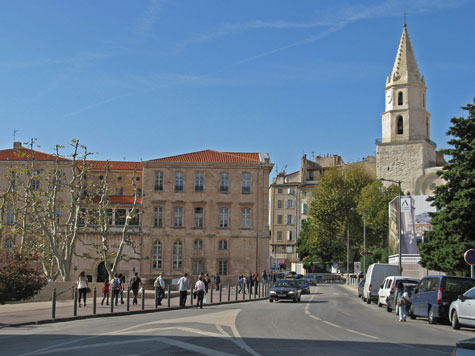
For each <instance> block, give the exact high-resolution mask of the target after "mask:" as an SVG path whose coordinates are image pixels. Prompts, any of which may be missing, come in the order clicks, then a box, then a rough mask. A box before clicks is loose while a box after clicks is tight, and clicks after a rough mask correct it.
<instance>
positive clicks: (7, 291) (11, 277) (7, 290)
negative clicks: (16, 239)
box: [0, 253, 47, 304]
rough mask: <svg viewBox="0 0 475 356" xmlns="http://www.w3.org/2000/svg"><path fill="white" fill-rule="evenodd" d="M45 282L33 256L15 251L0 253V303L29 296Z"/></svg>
mask: <svg viewBox="0 0 475 356" xmlns="http://www.w3.org/2000/svg"><path fill="white" fill-rule="evenodd" d="M46 283H47V280H46V278H45V277H44V276H43V274H42V269H41V267H40V264H39V263H38V262H37V261H36V260H35V259H34V258H31V257H23V256H21V255H20V254H17V253H15V254H13V253H12V254H7V253H4V254H2V255H0V304H5V303H6V302H13V301H18V300H24V299H28V298H31V297H33V296H34V295H35V294H37V293H38V292H39V291H40V290H41V288H43V286H45V285H46Z"/></svg>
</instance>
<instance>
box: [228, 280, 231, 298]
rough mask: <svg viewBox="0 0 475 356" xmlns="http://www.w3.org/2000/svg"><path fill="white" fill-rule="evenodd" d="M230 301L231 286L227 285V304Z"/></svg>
mask: <svg viewBox="0 0 475 356" xmlns="http://www.w3.org/2000/svg"><path fill="white" fill-rule="evenodd" d="M229 301H231V286H230V285H229V283H228V302H229Z"/></svg>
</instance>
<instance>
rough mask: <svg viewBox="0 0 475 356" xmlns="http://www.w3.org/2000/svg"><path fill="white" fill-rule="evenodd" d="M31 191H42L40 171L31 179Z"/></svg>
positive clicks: (34, 173) (35, 172)
mask: <svg viewBox="0 0 475 356" xmlns="http://www.w3.org/2000/svg"><path fill="white" fill-rule="evenodd" d="M31 189H33V190H38V189H40V171H34V172H33V177H32V179H31Z"/></svg>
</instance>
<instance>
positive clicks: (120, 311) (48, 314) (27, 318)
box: [0, 286, 267, 328]
mask: <svg viewBox="0 0 475 356" xmlns="http://www.w3.org/2000/svg"><path fill="white" fill-rule="evenodd" d="M212 293H213V296H212V297H211V290H209V291H208V294H207V295H206V302H207V304H208V305H209V304H225V303H240V302H244V301H246V302H247V301H255V300H263V299H267V297H264V296H263V293H262V291H261V295H260V296H259V294H258V295H254V294H252V295H251V296H249V293H246V294H245V295H244V294H243V293H239V294H237V299H236V288H235V287H233V286H231V287H230V291H229V301H228V289H227V287H226V286H222V288H221V302H220V295H219V291H216V290H213V292H212ZM250 297H251V298H250ZM211 299H213V303H211ZM132 300H133V294H132V292H131V293H130V300H129V302H130V304H129V311H127V293H126V292H125V293H124V304H121V301H120V297H119V303H118V305H117V306H115V305H114V311H113V312H111V306H110V303H111V300H109V305H106V302H105V301H104V305H101V301H102V295H100V296H98V297H97V298H96V314H93V298H92V293H88V294H87V300H86V302H87V306H86V307H84V305H82V307H79V306H78V307H77V313H76V316H75V315H74V301H73V300H58V301H56V314H55V318H54V319H53V318H52V304H53V303H52V302H51V301H49V302H32V303H14V304H5V305H0V328H4V327H8V326H20V325H28V324H45V323H52V322H59V321H70V320H76V319H86V318H97V317H108V316H119V315H127V314H137V313H150V312H160V311H164V310H173V309H182V308H183V307H180V306H179V298H178V292H171V293H170V307H169V306H168V297H167V293H165V297H164V298H163V300H162V305H160V306H158V308H157V309H155V292H154V291H146V292H145V303H144V309H142V294H141V293H139V296H138V303H137V305H132ZM196 302H197V299H194V300H193V297H192V296H190V294H188V297H187V300H186V307H185V308H191V307H195V306H196ZM192 303H193V304H192Z"/></svg>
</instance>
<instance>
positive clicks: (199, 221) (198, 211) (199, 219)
mask: <svg viewBox="0 0 475 356" xmlns="http://www.w3.org/2000/svg"><path fill="white" fill-rule="evenodd" d="M202 227H203V208H195V228H202Z"/></svg>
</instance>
